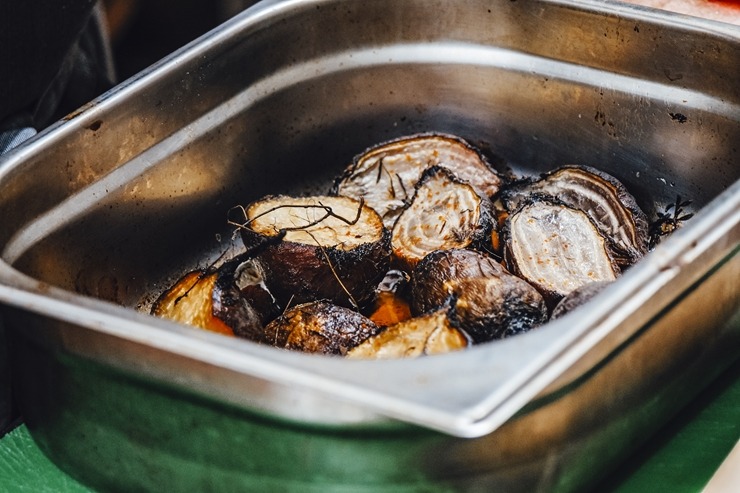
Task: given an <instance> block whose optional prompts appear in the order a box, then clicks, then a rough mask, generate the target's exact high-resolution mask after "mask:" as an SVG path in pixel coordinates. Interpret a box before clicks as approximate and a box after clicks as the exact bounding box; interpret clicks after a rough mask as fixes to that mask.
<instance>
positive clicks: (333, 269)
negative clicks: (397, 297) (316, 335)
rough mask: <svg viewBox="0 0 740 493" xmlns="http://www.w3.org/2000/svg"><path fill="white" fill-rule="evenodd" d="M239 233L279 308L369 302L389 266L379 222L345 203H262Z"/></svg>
mask: <svg viewBox="0 0 740 493" xmlns="http://www.w3.org/2000/svg"><path fill="white" fill-rule="evenodd" d="M245 214H246V221H245V223H244V225H243V227H242V229H241V234H242V239H243V241H244V244H245V245H246V246H247V248H255V247H257V246H259V245H262V248H259V249H258V252H257V253H256V259H257V260H258V261H259V262H260V265H261V266H262V268H263V269H264V281H265V284H266V286H267V288H268V289H269V291H270V292H271V293H272V295H273V296H274V297H275V299H276V300H277V302H278V304H279V305H280V306H282V307H285V306H287V305H288V304H289V303H304V302H308V301H313V300H317V299H328V300H330V301H332V302H333V303H336V304H338V305H342V306H347V307H354V308H358V307H362V306H363V305H364V304H366V303H367V302H369V301H370V300H372V298H373V294H374V289H375V286H377V284H378V282H379V281H380V280H381V279H382V278H383V275H384V274H385V272H386V271H387V270H388V267H389V263H390V235H389V233H388V231H387V230H386V229H385V228H384V227H383V222H382V221H381V220H380V216H378V214H377V213H376V212H375V211H374V210H372V209H371V208H370V207H368V206H367V205H364V204H363V203H362V202H361V201H358V200H355V199H352V198H349V197H334V196H331V197H328V196H317V197H287V196H274V197H266V198H263V199H262V200H259V201H257V202H254V203H253V204H251V205H250V206H248V207H247V208H246V209H245Z"/></svg>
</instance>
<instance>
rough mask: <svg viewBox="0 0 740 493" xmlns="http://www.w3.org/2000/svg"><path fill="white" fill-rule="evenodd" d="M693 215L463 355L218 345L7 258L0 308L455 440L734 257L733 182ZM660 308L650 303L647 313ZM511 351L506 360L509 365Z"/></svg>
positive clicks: (41, 138) (480, 429) (476, 432)
mask: <svg viewBox="0 0 740 493" xmlns="http://www.w3.org/2000/svg"><path fill="white" fill-rule="evenodd" d="M292 3H294V2H265V3H262V4H258V5H257V6H255V7H252V8H250V9H248V10H247V11H246V12H244V13H243V14H241V15H239V16H237V17H235V18H234V19H232V20H231V21H229V23H228V24H229V25H228V26H227V27H226V29H224V30H223V31H221V32H220V33H219V34H218V36H228V33H229V32H230V29H237V28H243V27H244V26H245V25H249V24H251V23H257V22H260V21H261V20H263V19H265V18H269V17H270V16H279V15H280V14H281V12H282V11H283V10H282V9H285V8H288V7H289V6H290V4H292ZM558 3H560V4H565V5H567V6H570V7H572V8H586V7H588V8H592V9H594V10H604V11H606V9H607V8H608V9H609V12H610V13H612V14H613V13H615V12H616V13H618V14H619V15H624V16H631V15H636V13H638V12H639V13H640V15H647V16H648V17H649V18H650V19H651V20H654V21H655V22H658V23H662V22H665V23H668V22H671V23H673V24H676V23H679V24H680V25H681V26H684V27H686V28H687V29H696V30H706V31H709V32H713V33H716V34H718V35H722V36H732V37H733V38H738V37H740V35H739V34H738V33H739V31H738V30H737V29H735V28H733V27H731V26H724V25H722V24H719V23H715V22H712V21H705V20H702V19H693V18H689V17H686V16H680V15H677V14H676V15H674V14H669V13H662V12H657V11H650V10H648V9H644V8H639V7H633V6H628V5H622V4H612V3H609V4H608V5H605V4H604V3H603V2H558ZM209 36H216V35H213V34H207V35H205V36H204V37H203V40H205V42H204V41H203V40H201V41H200V42H199V43H197V44H196V43H195V42H194V43H191V44H190V45H188V46H186V47H184V48H183V49H181V50H179V51H177V52H175V53H173V54H172V55H171V56H170V57H168V58H166V59H164V60H163V61H162V62H160V63H158V64H156V65H155V66H153V67H152V68H151V69H149V70H147V71H145V72H143V73H141V74H139V75H138V76H136V77H134V78H132V79H131V80H129V81H127V82H124V83H123V84H121V85H119V86H118V87H116V88H114V89H113V90H111V91H109V92H108V93H106V94H104V95H103V96H101V97H100V98H99V99H98V100H96V101H95V102H94V104H91V105H90V106H89V107H88V108H83V109H82V110H81V112H80V113H79V114H77V115H76V116H75V118H76V119H85V120H89V121H91V122H92V121H94V120H95V118H96V113H97V112H99V111H103V110H104V109H105V108H106V106H107V105H108V104H112V103H114V102H115V101H116V100H118V99H121V98H124V97H125V96H126V94H127V92H128V91H131V90H134V89H135V87H136V86H137V85H138V84H144V83H146V81H147V80H148V79H149V78H155V77H157V72H158V70H162V69H164V68H166V67H167V66H168V64H177V63H178V62H179V61H180V60H183V59H192V58H195V57H197V56H199V52H200V50H202V49H205V48H204V47H207V46H208V40H209ZM196 41H197V40H196ZM78 124H79V122H78ZM65 131H67V126H65V123H64V122H61V123H59V124H57V125H55V126H53V127H52V128H50V129H47V130H46V131H44V132H41V133H40V134H39V135H38V136H37V137H36V138H34V139H32V141H30V142H28V143H27V144H25V145H23V146H21V147H20V148H18V149H17V150H15V151H14V152H12V153H11V154H9V155H8V156H7V157H6V158H5V159H4V160H3V161H4V162H3V161H0V180H1V179H2V176H3V175H4V174H5V173H7V172H9V171H11V170H12V169H13V168H14V166H15V165H17V164H18V163H20V162H22V160H23V158H24V156H27V155H30V154H32V153H34V152H36V151H37V150H38V149H41V148H43V147H44V146H46V145H49V144H50V143H52V142H53V141H55V140H56V139H57V138H58V136H59V135H60V134H63V133H64V132H65ZM147 152H149V151H145V153H147ZM154 152H155V153H156V150H155V151H154ZM116 171H118V170H116ZM93 186H94V185H93ZM698 217H701V218H702V219H701V221H699V220H696V221H695V222H693V223H692V224H690V225H688V226H686V227H685V228H682V229H681V230H680V231H678V232H677V233H676V234H674V235H673V236H672V237H671V238H669V239H668V240H667V241H665V242H664V243H662V244H661V245H659V246H658V247H657V248H656V250H655V251H653V252H651V253H650V254H648V255H647V256H646V258H645V259H643V260H642V261H641V262H640V263H639V264H638V265H636V266H635V267H634V268H632V269H630V271H629V272H627V273H625V274H624V275H623V276H622V278H623V279H622V280H620V282H617V283H615V284H614V285H612V286H610V287H609V288H607V289H606V290H605V291H604V292H602V293H601V294H600V295H599V299H600V304H598V305H595V304H590V305H587V306H585V307H583V308H582V309H581V310H579V311H578V313H577V314H572V315H568V316H566V317H564V318H562V319H560V320H558V321H555V322H551V323H549V324H547V325H546V326H544V327H542V328H540V329H537V330H536V331H533V332H530V333H528V334H524V335H521V336H518V337H515V338H511V339H506V340H503V341H499V342H497V343H495V344H489V345H482V346H477V347H473V348H471V349H469V350H468V351H465V352H464V353H457V354H455V353H453V354H448V355H442V356H436V357H434V358H427V359H419V360H398V361H382V362H377V361H346V360H340V359H336V358H326V357H317V356H312V355H305V354H299V353H290V352H286V351H280V350H276V349H273V348H268V347H263V346H258V345H255V344H252V343H250V342H247V341H232V340H229V341H228V343H227V342H226V341H224V340H223V338H222V337H220V336H218V335H212V334H198V336H197V337H194V336H193V331H192V330H191V329H187V328H184V327H182V326H180V325H178V324H175V323H171V322H168V321H166V320H161V319H156V318H154V317H150V316H148V315H144V314H141V313H136V312H134V311H133V310H131V309H128V308H124V307H120V306H117V305H114V304H111V303H107V302H104V301H101V300H97V299H92V298H86V297H83V296H80V295H76V294H74V293H71V292H68V291H65V290H62V289H59V288H55V287H53V286H48V285H45V284H44V283H42V282H39V281H37V280H34V279H31V278H29V277H28V276H25V275H24V274H22V273H20V272H19V271H17V270H15V269H14V268H13V267H12V266H11V265H9V263H7V262H0V301H2V302H3V303H6V304H8V305H11V306H16V307H22V308H24V309H27V310H31V311H33V312H36V313H39V314H42V315H46V316H49V317H52V318H55V319H57V320H61V321H64V322H69V323H74V324H76V325H79V326H83V327H85V328H87V329H89V330H92V331H97V332H101V333H105V334H109V335H112V336H114V337H117V338H121V339H125V340H128V341H132V342H135V343H141V344H146V345H150V346H154V347H156V348H159V349H161V350H163V351H168V352H172V353H176V354H178V355H181V356H183V357H185V358H190V359H192V360H196V361H199V362H202V363H205V364H207V365H212V366H214V367H218V368H225V369H228V370H230V371H232V372H235V373H238V374H243V375H247V376H250V377H255V378H258V379H264V380H266V381H270V382H276V383H279V384H283V385H286V386H294V387H301V388H304V389H306V390H308V391H310V392H315V393H317V394H318V395H323V396H326V397H329V398H334V399H338V400H339V401H341V402H346V403H349V404H351V405H355V406H359V408H361V409H365V410H367V411H368V412H367V413H365V414H363V413H359V414H358V415H357V416H356V417H355V418H353V419H354V420H356V421H358V422H363V421H369V420H370V421H371V420H373V419H377V415H380V416H383V417H390V418H394V419H398V420H401V421H405V422H408V423H412V424H416V425H419V426H423V427H427V428H431V429H435V430H438V431H442V432H444V433H448V434H452V435H456V436H463V437H474V436H482V435H485V434H488V433H490V432H491V431H493V430H495V429H496V428H497V427H499V426H500V425H501V424H503V423H504V422H506V421H507V420H508V419H509V418H511V416H513V415H514V414H516V413H517V412H518V411H520V410H521V408H522V407H523V406H524V405H526V404H527V403H529V402H530V401H531V400H532V399H533V398H535V397H537V396H538V395H540V394H541V393H542V392H543V391H546V390H548V387H549V386H551V385H552V384H553V382H556V381H557V380H558V378H560V377H561V376H562V375H563V373H564V372H565V371H566V370H568V368H570V367H571V366H572V365H573V364H574V363H575V362H577V361H578V359H579V358H581V357H583V356H584V355H585V354H587V353H588V352H589V351H590V350H591V349H593V348H594V347H595V346H597V345H598V344H599V343H600V342H601V341H603V340H604V339H605V338H606V337H607V336H608V335H610V334H613V333H614V332H615V331H616V330H619V329H621V330H622V331H624V332H623V333H621V334H620V337H619V340H625V339H626V338H628V337H629V336H630V335H632V333H634V332H636V331H637V330H639V328H640V327H642V326H643V325H644V324H645V323H647V322H648V320H649V319H650V317H651V313H637V314H636V312H635V309H636V308H637V307H639V306H642V305H644V304H645V302H646V301H648V300H650V299H651V298H652V297H654V296H655V295H656V294H657V293H659V292H660V291H661V290H662V289H664V288H665V287H666V286H667V285H669V283H671V282H674V281H675V280H676V279H677V278H679V277H681V276H682V274H684V271H686V270H688V271H690V270H691V269H690V266H691V264H692V262H694V261H695V260H696V259H697V258H700V257H701V258H707V259H709V260H710V262H711V264H712V265H717V264H718V263H721V262H722V261H723V259H726V258H728V257H732V256H733V255H737V252H738V246H737V245H738V242H739V241H740V240H739V239H738V236H739V235H740V182H736V183H735V184H733V185H732V186H731V187H729V188H728V189H727V190H725V192H723V193H722V194H721V195H720V196H719V197H717V198H715V199H714V200H713V201H712V202H711V203H710V204H708V205H707V206H706V207H704V208H703V209H702V210H701V211H700V212H699V213H698V214H697V218H698ZM35 224H36V225H37V226H38V223H35ZM722 236H729V237H730V238H731V244H730V245H723V247H724V249H722V248H720V247H717V245H716V244H715V240H716V238H718V237H722ZM17 255H18V253H17V252H15V253H13V252H11V253H10V254H9V253H8V248H7V247H6V248H5V250H4V252H3V258H4V259H6V258H8V257H16V256H17ZM701 274H703V273H699V274H696V275H701ZM696 275H695V273H689V277H691V276H694V278H695V277H696ZM690 283H691V279H688V280H687V281H686V285H687V286H688V285H689V284H690ZM635 286H639V289H635V288H634V287H635ZM662 308H663V307H661V306H656V307H655V311H656V312H657V311H659V310H660V309H662ZM627 321H630V322H631V325H630V327H631V328H627V324H626V322H627ZM635 322H636V323H635ZM628 331H632V332H628ZM512 348H516V350H515V351H513V350H512ZM512 354H516V355H517V358H516V360H514V359H513V358H512V356H511V355H512ZM481 375H486V378H481ZM376 413H377V415H376Z"/></svg>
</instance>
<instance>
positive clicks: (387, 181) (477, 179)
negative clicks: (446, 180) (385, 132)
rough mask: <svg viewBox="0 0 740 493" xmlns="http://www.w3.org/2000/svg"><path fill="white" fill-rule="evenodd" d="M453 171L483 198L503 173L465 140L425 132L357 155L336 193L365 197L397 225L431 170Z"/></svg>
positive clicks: (493, 190)
mask: <svg viewBox="0 0 740 493" xmlns="http://www.w3.org/2000/svg"><path fill="white" fill-rule="evenodd" d="M431 166H441V167H444V168H446V169H448V170H450V171H452V172H453V173H454V174H455V176H457V177H458V178H459V179H460V180H462V181H465V182H467V183H469V184H470V185H472V186H473V188H474V189H475V190H476V191H477V192H478V193H479V194H480V195H481V196H483V197H489V198H490V197H492V196H493V195H495V194H496V193H497V192H498V190H499V187H500V186H501V178H500V176H499V175H498V173H496V171H495V170H494V169H493V168H492V167H491V165H490V164H489V163H488V162H487V161H486V160H485V158H484V157H483V156H482V155H481V154H480V153H479V152H478V151H477V150H476V149H474V148H473V147H472V146H470V145H469V144H468V143H466V142H465V141H464V140H462V139H460V138H458V137H455V136H452V135H445V134H434V133H430V134H419V135H413V136H409V137H402V138H400V139H397V140H393V141H390V142H386V143H383V144H379V145H377V146H374V147H371V148H370V149H368V150H366V151H365V152H364V153H362V154H360V155H359V156H356V157H355V159H354V162H353V164H352V165H351V166H350V167H349V168H348V169H347V170H346V171H345V173H344V174H343V176H342V177H341V178H340V179H339V180H338V181H337V183H336V184H335V185H334V187H333V192H334V193H336V194H338V195H346V196H348V197H354V198H356V199H360V198H362V199H364V200H365V202H367V204H368V205H369V206H370V207H372V208H373V209H375V210H376V211H377V212H378V214H380V216H381V217H382V218H383V222H384V223H385V225H386V227H387V228H389V229H390V228H391V227H392V226H393V223H394V222H395V220H396V218H397V217H398V215H399V214H400V213H401V210H402V209H403V207H404V206H405V203H406V201H407V200H408V199H410V198H411V195H412V194H413V191H414V187H415V186H416V183H417V182H418V181H419V179H420V178H421V175H422V173H423V172H424V170H425V169H427V168H429V167H431Z"/></svg>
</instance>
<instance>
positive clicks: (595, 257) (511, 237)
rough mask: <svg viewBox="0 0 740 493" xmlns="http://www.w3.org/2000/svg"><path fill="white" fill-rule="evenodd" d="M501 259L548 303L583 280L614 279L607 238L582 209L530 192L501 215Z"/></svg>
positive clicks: (616, 270) (616, 268)
mask: <svg viewBox="0 0 740 493" xmlns="http://www.w3.org/2000/svg"><path fill="white" fill-rule="evenodd" d="M504 234H505V236H506V248H505V250H504V259H505V260H506V263H507V266H508V267H509V270H510V271H511V272H512V273H514V274H516V275H518V276H519V277H521V278H522V279H524V280H526V281H527V282H529V283H530V284H532V285H533V286H535V287H536V288H537V289H538V290H539V291H540V293H542V295H543V296H544V297H545V299H546V301H548V302H549V304H550V306H553V305H554V304H555V303H557V302H558V301H559V300H560V299H561V298H562V297H563V296H565V295H567V294H568V293H570V292H571V291H573V290H574V289H577V288H579V287H581V286H583V285H584V284H587V283H591V282H596V281H613V280H615V279H616V278H617V275H618V274H619V268H618V266H617V265H616V263H615V262H614V261H613V259H612V257H611V254H610V251H609V248H608V245H607V240H606V239H605V238H604V237H603V236H602V235H601V233H600V232H599V231H598V229H597V228H596V226H595V225H594V223H593V222H592V221H591V219H589V217H588V216H587V215H586V213H585V212H583V211H581V210H578V209H573V208H571V207H568V206H566V205H564V204H562V203H558V202H555V201H553V200H546V199H543V198H537V197H534V198H532V199H530V200H529V201H528V202H526V203H525V204H524V205H523V206H522V207H521V208H520V209H519V210H517V211H515V212H513V213H512V214H511V215H509V217H508V218H507V220H506V226H505V228H504Z"/></svg>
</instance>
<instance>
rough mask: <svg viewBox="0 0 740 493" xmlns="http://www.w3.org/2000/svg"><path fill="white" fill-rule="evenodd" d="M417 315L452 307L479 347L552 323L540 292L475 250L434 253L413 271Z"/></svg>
mask: <svg viewBox="0 0 740 493" xmlns="http://www.w3.org/2000/svg"><path fill="white" fill-rule="evenodd" d="M411 286H412V287H411V297H412V306H413V311H414V313H417V314H418V313H424V312H427V311H429V310H433V309H436V308H438V307H440V306H443V305H445V304H446V303H451V304H452V305H453V306H454V308H455V310H456V312H457V317H458V318H459V320H460V327H461V328H462V329H463V330H465V331H466V332H467V333H468V334H470V336H471V337H472V338H473V340H474V341H475V342H476V343H480V342H486V341H490V340H493V339H500V338H502V337H508V336H511V335H514V334H518V333H521V332H525V331H527V330H529V329H532V328H534V327H537V326H539V325H541V324H543V323H545V322H546V321H547V307H546V305H545V301H544V299H543V298H542V296H541V295H540V293H539V292H538V291H537V290H536V289H535V288H534V287H532V286H531V285H530V284H528V283H527V282H525V281H523V280H522V279H519V278H518V277H516V276H514V275H512V274H510V273H509V272H508V271H507V270H506V269H505V268H504V267H503V266H501V265H500V264H499V263H498V262H496V261H495V260H494V259H492V258H491V257H489V256H487V255H485V254H483V253H481V252H476V251H472V250H459V249H456V250H447V251H436V252H433V253H430V254H429V255H427V256H426V257H424V259H423V260H422V261H421V262H419V264H418V265H417V266H416V269H414V271H413V273H412V285H411Z"/></svg>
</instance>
